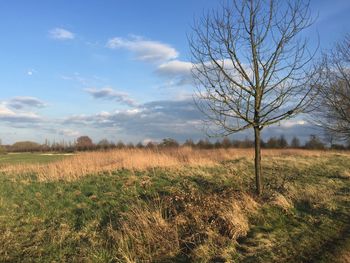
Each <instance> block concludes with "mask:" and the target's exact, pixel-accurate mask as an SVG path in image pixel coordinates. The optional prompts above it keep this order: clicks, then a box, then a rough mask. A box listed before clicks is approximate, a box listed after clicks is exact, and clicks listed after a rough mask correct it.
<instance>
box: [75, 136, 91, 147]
mask: <svg viewBox="0 0 350 263" xmlns="http://www.w3.org/2000/svg"><path fill="white" fill-rule="evenodd" d="M93 147H94V143H93V142H92V140H91V139H90V137H89V136H80V137H79V138H78V139H77V142H76V148H77V149H78V150H79V151H85V150H91V149H92V148H93Z"/></svg>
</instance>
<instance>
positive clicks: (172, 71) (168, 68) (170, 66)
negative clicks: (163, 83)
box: [156, 60, 194, 86]
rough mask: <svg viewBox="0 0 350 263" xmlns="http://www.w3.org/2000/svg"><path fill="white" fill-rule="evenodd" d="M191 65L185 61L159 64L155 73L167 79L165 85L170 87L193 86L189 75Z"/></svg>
mask: <svg viewBox="0 0 350 263" xmlns="http://www.w3.org/2000/svg"><path fill="white" fill-rule="evenodd" d="M192 67H193V64H192V63H191V62H187V61H180V60H171V61H168V62H165V63H162V64H160V65H159V66H158V67H157V69H156V73H157V74H158V75H159V76H161V77H163V78H166V79H168V80H169V81H168V83H167V85H170V86H182V85H188V84H189V85H191V84H194V81H193V77H192V74H191V70H192Z"/></svg>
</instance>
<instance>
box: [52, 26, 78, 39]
mask: <svg viewBox="0 0 350 263" xmlns="http://www.w3.org/2000/svg"><path fill="white" fill-rule="evenodd" d="M49 36H50V38H52V39H57V40H70V39H74V38H75V35H74V33H72V32H70V31H68V30H67V29H64V28H59V27H56V28H53V29H51V30H50V31H49Z"/></svg>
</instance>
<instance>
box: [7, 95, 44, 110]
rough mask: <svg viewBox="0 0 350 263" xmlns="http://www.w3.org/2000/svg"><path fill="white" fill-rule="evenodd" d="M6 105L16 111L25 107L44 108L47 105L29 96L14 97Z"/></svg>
mask: <svg viewBox="0 0 350 263" xmlns="http://www.w3.org/2000/svg"><path fill="white" fill-rule="evenodd" d="M6 104H7V105H8V106H10V107H11V108H15V109H22V108H25V107H33V108H43V107H45V106H46V103H45V102H43V101H41V100H40V99H38V98H35V97H27V96H21V97H14V98H12V99H11V100H9V101H8V102H6Z"/></svg>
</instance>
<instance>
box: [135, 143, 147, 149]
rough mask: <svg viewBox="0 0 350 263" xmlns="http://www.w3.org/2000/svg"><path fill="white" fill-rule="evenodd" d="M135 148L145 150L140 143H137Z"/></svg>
mask: <svg viewBox="0 0 350 263" xmlns="http://www.w3.org/2000/svg"><path fill="white" fill-rule="evenodd" d="M135 147H136V148H139V149H142V148H145V146H144V145H143V143H142V142H138V143H137V144H136V145H135Z"/></svg>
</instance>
